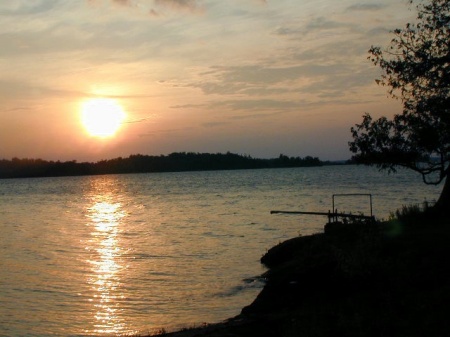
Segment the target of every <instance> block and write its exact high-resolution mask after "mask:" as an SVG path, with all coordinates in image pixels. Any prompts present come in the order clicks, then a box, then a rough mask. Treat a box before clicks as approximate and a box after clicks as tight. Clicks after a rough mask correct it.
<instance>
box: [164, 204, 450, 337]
mask: <svg viewBox="0 0 450 337" xmlns="http://www.w3.org/2000/svg"><path fill="white" fill-rule="evenodd" d="M449 242H450V219H449V218H448V217H443V216H437V215H435V214H433V212H432V210H431V209H425V210H421V209H418V208H417V207H404V208H403V209H401V210H399V211H398V212H397V213H396V214H395V216H392V217H391V218H390V219H389V220H388V221H385V222H378V223H374V224H370V223H349V224H327V226H326V227H325V232H324V233H322V234H316V235H311V236H304V237H297V238H293V239H291V240H288V241H285V242H283V243H281V244H279V245H277V246H275V247H273V248H272V249H270V250H269V251H268V252H267V254H265V255H264V256H263V257H262V259H261V262H262V263H263V264H264V265H266V266H267V267H268V268H269V269H268V271H267V272H266V273H265V275H263V276H264V277H265V278H266V279H267V283H266V285H265V287H264V289H263V290H262V291H261V293H260V294H259V295H258V297H257V298H256V299H255V301H254V302H253V303H252V304H251V305H250V306H248V307H246V308H244V309H243V310H242V313H241V314H240V315H239V316H237V317H235V318H232V319H230V320H229V321H227V322H224V323H219V324H212V325H209V326H207V327H204V328H195V329H186V330H184V331H182V332H178V333H167V334H162V335H166V336H267V337H271V336H286V337H290V336H304V337H322V336H323V337H325V336H327V337H328V336H355V337H356V336H365V337H371V336H373V337H375V336H396V337H401V336H409V337H415V336H445V335H446V334H447V333H448V331H447V330H448V329H447V322H448V312H449V311H450V310H449V308H448V306H449V304H448V303H450V276H449V275H450V263H449V262H448V261H449V258H450V245H449Z"/></svg>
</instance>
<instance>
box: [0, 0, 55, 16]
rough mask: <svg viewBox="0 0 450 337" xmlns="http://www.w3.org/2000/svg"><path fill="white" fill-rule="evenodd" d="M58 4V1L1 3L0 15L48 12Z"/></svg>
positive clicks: (16, 0)
mask: <svg viewBox="0 0 450 337" xmlns="http://www.w3.org/2000/svg"><path fill="white" fill-rule="evenodd" d="M57 3H58V1H57V0H36V1H29V0H15V1H1V3H0V15H30V14H37V13H42V12H47V11H49V10H51V9H53V8H54V7H56V5H57Z"/></svg>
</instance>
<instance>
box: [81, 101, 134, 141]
mask: <svg viewBox="0 0 450 337" xmlns="http://www.w3.org/2000/svg"><path fill="white" fill-rule="evenodd" d="M124 120H125V112H124V111H123V109H122V107H121V106H120V105H119V104H118V103H117V102H116V101H115V100H113V99H108V98H95V99H90V100H88V101H86V102H84V103H83V104H82V107H81V122H82V124H83V127H84V128H85V129H86V132H87V133H88V134H89V135H90V136H92V137H99V138H106V137H111V136H114V135H115V134H116V132H117V131H118V130H119V128H120V127H121V126H122V123H123V121H124Z"/></svg>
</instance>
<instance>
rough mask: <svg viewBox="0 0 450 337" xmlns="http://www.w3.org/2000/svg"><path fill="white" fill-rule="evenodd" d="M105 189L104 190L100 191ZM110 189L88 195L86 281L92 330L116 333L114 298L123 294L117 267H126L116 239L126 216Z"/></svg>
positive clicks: (117, 320)
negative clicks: (89, 272) (89, 229)
mask: <svg viewBox="0 0 450 337" xmlns="http://www.w3.org/2000/svg"><path fill="white" fill-rule="evenodd" d="M101 192H103V193H105V191H101ZM114 197H117V196H115V195H114V194H113V193H111V192H108V194H97V195H94V196H93V197H92V202H93V204H92V206H90V207H88V209H87V214H86V216H87V218H88V219H89V223H88V226H91V227H92V232H91V235H92V238H91V240H90V242H89V243H90V246H89V247H86V249H87V250H89V251H91V253H93V254H90V258H91V259H90V260H89V261H88V262H89V264H90V265H91V268H92V276H90V277H89V278H88V283H89V284H90V286H91V287H92V289H93V290H94V295H93V298H90V299H89V301H90V302H91V304H92V309H93V315H94V318H95V321H96V322H95V323H94V327H95V331H94V332H95V333H97V334H105V333H108V334H111V333H115V334H117V333H120V332H122V330H123V328H124V325H125V324H124V318H123V317H121V313H120V310H118V308H117V302H118V300H120V298H123V295H122V294H121V293H120V288H121V280H120V274H119V271H120V270H121V269H123V268H126V266H124V265H123V264H122V263H123V259H122V258H121V256H122V251H123V249H122V247H121V246H120V243H119V240H118V232H119V230H120V228H121V227H122V226H123V222H122V220H123V218H124V217H125V216H126V214H125V212H124V211H123V209H122V204H121V203H120V202H115V201H114Z"/></svg>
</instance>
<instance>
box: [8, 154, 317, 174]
mask: <svg viewBox="0 0 450 337" xmlns="http://www.w3.org/2000/svg"><path fill="white" fill-rule="evenodd" d="M321 165H323V162H322V161H320V159H319V158H317V157H311V156H307V157H305V158H300V157H288V156H285V155H282V154H281V155H280V156H279V157H278V158H274V159H256V158H252V157H250V156H248V155H247V156H244V155H238V154H234V153H230V152H227V153H226V154H221V153H214V154H212V153H192V152H189V153H186V152H176V153H171V154H169V155H160V156H147V155H141V154H135V155H131V156H129V157H128V158H122V157H119V158H115V159H109V160H101V161H99V162H96V163H86V162H84V163H77V162H76V161H75V160H73V161H67V162H60V161H56V162H55V161H46V160H42V159H18V158H13V159H12V160H6V159H3V160H0V178H25V177H58V176H78V175H98V174H122V173H149V172H180V171H212V170H238V169H261V168H283V167H308V166H321Z"/></svg>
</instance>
